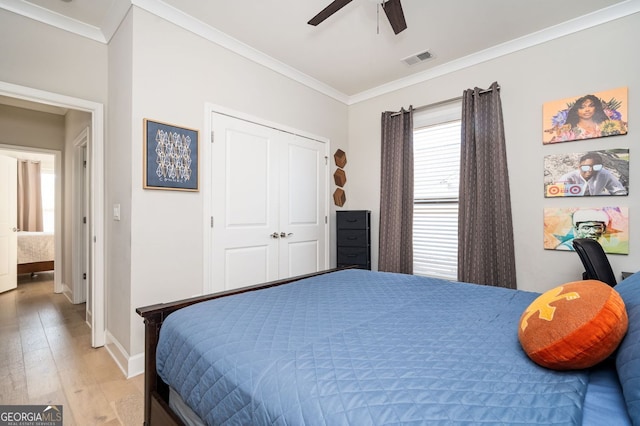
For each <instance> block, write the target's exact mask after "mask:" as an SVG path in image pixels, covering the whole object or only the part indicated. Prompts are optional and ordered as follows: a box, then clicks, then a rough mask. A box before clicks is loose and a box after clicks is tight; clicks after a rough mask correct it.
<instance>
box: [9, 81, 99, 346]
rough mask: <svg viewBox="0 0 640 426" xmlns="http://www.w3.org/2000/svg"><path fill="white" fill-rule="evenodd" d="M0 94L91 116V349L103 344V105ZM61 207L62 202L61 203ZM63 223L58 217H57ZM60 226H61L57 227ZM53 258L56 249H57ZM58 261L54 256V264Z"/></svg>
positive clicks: (24, 92) (40, 94)
mask: <svg viewBox="0 0 640 426" xmlns="http://www.w3.org/2000/svg"><path fill="white" fill-rule="evenodd" d="M0 95H3V96H9V97H12V98H18V99H24V100H28V101H31V102H38V103H43V104H48V105H55V106H60V107H63V108H70V109H75V110H79V111H85V112H88V113H90V114H91V137H90V141H91V144H90V146H89V152H88V157H89V160H90V161H91V166H92V167H91V176H90V180H91V201H90V203H91V215H90V222H91V230H90V232H91V240H92V244H93V245H92V250H90V252H91V260H90V262H91V266H92V267H91V272H90V273H91V283H92V286H93V291H92V294H93V295H94V297H93V298H92V302H93V303H92V305H93V306H92V312H93V316H92V321H91V322H92V326H91V346H93V347H99V346H104V344H105V334H106V333H105V329H106V324H105V310H106V307H105V295H104V290H105V287H104V286H105V264H104V262H105V261H104V259H105V232H104V160H103V159H104V105H103V104H101V103H97V102H92V101H89V100H85V99H80V98H74V97H71V96H66V95H61V94H58V93H53V92H47V91H44V90H39V89H35V88H32V87H26V86H19V85H16V84H12V83H8V82H4V81H0ZM60 204H61V203H60ZM58 220H60V223H62V222H61V221H62V218H61V215H58V216H57V217H56V226H58V224H57V221H58ZM60 226H61V225H60ZM56 256H58V250H57V247H56ZM57 260H58V258H57V257H56V261H57Z"/></svg>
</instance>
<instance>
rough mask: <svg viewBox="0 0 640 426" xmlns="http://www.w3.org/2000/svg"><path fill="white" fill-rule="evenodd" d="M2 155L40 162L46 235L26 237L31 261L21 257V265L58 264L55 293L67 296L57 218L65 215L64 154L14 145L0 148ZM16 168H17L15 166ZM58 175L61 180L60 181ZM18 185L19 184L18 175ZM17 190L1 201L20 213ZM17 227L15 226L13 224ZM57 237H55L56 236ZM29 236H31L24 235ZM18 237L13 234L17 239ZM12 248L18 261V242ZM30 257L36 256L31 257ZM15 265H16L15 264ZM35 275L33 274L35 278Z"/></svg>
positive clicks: (55, 267)
mask: <svg viewBox="0 0 640 426" xmlns="http://www.w3.org/2000/svg"><path fill="white" fill-rule="evenodd" d="M0 155H2V156H6V157H10V158H12V159H14V161H16V160H29V161H36V162H38V163H40V174H41V187H42V210H43V214H42V216H43V226H44V229H43V231H44V232H43V233H42V236H40V235H39V234H38V235H36V234H33V235H29V236H25V237H24V238H28V240H26V241H23V243H26V244H27V246H28V248H29V253H28V255H29V258H28V259H20V256H18V259H17V261H18V262H17V263H22V262H25V261H26V262H34V261H39V262H41V261H49V260H52V261H53V264H54V275H53V276H54V279H53V283H54V285H53V292H54V293H63V292H65V289H64V286H63V284H62V280H61V276H62V274H61V271H62V262H61V259H62V255H61V253H62V226H61V222H60V221H58V220H57V219H58V218H59V217H61V215H62V202H61V200H62V196H61V194H62V187H61V184H60V182H61V179H59V177H60V176H61V171H62V170H61V167H62V166H61V165H62V161H61V158H62V152H60V151H56V150H48V149H39V148H32V147H26V146H12V145H0ZM14 168H15V166H14ZM56 176H57V177H58V178H57V179H56ZM13 178H14V185H15V176H13ZM15 191H16V188H13V198H9V199H7V200H4V199H3V200H0V202H2V203H3V205H2V207H3V208H10V209H13V210H14V212H15V210H17V206H16V203H17V199H16V197H15ZM11 226H13V227H15V224H13V225H11ZM14 229H15V230H16V231H20V230H19V229H17V228H14ZM14 233H15V234H17V235H18V236H20V235H23V234H22V233H20V232H14ZM52 234H53V235H52ZM24 235H28V234H24ZM15 236H16V235H13V237H14V238H15ZM52 237H53V247H52V246H51V240H50V238H52ZM36 243H42V245H34V244H36ZM51 248H53V255H54V256H53V257H49V256H50V255H51V251H50V250H51ZM11 249H12V251H14V253H12V255H11V256H10V259H13V258H15V257H16V256H15V250H16V243H15V241H14V242H13V243H12V244H11ZM30 256H34V257H33V258H31V257H30ZM14 263H15V262H14ZM42 263H50V262H42ZM32 265H37V264H34V263H31V264H27V265H22V266H28V267H30V266H32ZM49 267H50V266H49V265H46V266H44V267H43V268H47V269H48V268H49ZM43 268H41V267H39V266H36V267H35V268H27V269H28V270H29V271H44V270H45V269H43ZM16 272H20V271H16V270H13V277H12V278H11V281H12V282H13V283H14V286H13V288H15V284H17V279H16ZM34 273H35V272H31V274H32V275H33V274H34Z"/></svg>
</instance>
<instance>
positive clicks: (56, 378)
mask: <svg viewBox="0 0 640 426" xmlns="http://www.w3.org/2000/svg"><path fill="white" fill-rule="evenodd" d="M143 378H144V375H139V376H136V377H134V378H132V379H129V380H127V379H125V377H124V375H123V373H122V372H121V371H120V369H119V368H118V366H117V365H116V363H115V362H114V361H113V359H112V358H111V356H110V355H109V354H108V352H107V350H106V349H105V348H104V347H102V348H97V349H94V348H92V347H91V330H90V329H89V327H88V325H87V324H86V322H85V304H79V305H73V304H71V303H70V302H69V301H68V300H67V299H66V297H65V296H63V295H62V294H55V293H53V272H41V273H38V275H36V276H35V277H33V278H32V277H30V276H29V275H28V274H24V275H19V276H18V288H17V289H16V290H12V291H8V292H6V293H2V294H0V405H13V404H15V405H22V404H61V405H62V406H63V419H64V425H65V426H66V425H78V426H85V425H113V426H117V425H123V426H129V425H141V424H142V423H143V388H144V379H143Z"/></svg>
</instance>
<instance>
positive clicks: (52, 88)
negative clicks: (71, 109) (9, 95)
mask: <svg viewBox="0 0 640 426" xmlns="http://www.w3.org/2000/svg"><path fill="white" fill-rule="evenodd" d="M0 52H2V60H0V81H4V82H8V83H12V84H18V85H21V86H26V87H32V88H35V89H41V90H46V91H49V92H53V93H59V94H64V95H67V96H72V97H77V98H80V99H87V100H90V101H94V102H100V103H106V100H107V78H106V76H107V46H105V45H104V44H102V43H98V42H96V41H93V40H89V39H86V38H83V37H80V36H77V35H75V34H71V33H69V32H66V31H63V30H60V29H57V28H54V27H51V26H49V25H46V24H42V23H40V22H37V21H34V20H31V19H28V18H24V17H22V16H18V15H16V14H14V13H11V12H7V11H6V10H4V9H2V10H0Z"/></svg>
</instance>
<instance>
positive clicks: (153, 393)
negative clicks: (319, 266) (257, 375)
mask: <svg viewBox="0 0 640 426" xmlns="http://www.w3.org/2000/svg"><path fill="white" fill-rule="evenodd" d="M350 268H352V267H347V268H335V269H329V270H326V271H320V272H315V273H312V274H307V275H301V276H297V277H291V278H286V279H282V280H277V281H271V282H268V283H264V284H257V285H253V286H249V287H242V288H239V289H235V290H227V291H223V292H220V293H214V294H209V295H204V296H199V297H192V298H189V299H183V300H178V301H175V302H171V303H159V304H156V305H150V306H145V307H142V308H137V309H136V312H137V313H138V315H140V316H141V317H142V318H144V324H145V335H144V346H145V351H144V368H145V370H144V371H145V372H144V375H145V376H144V424H145V425H146V426H152V425H153V426H156V425H182V424H183V422H182V420H180V418H179V417H178V416H177V415H176V414H175V413H174V412H173V411H172V410H171V408H170V407H169V386H168V385H167V384H166V383H164V382H163V381H162V379H161V378H160V377H159V376H158V372H157V369H156V349H157V346H158V337H159V336H160V328H161V327H162V322H163V321H164V319H165V318H166V317H167V315H169V314H170V313H172V312H175V311H177V310H178V309H182V308H184V307H187V306H189V305H193V304H195V303H200V302H204V301H207V300H213V299H219V298H221V297H226V296H231V295H234V294H240V293H246V292H250V291H256V290H261V289H264V288H269V287H276V286H279V285H283V284H289V283H292V282H294V281H298V280H301V279H304V278H309V277H314V276H317V275H323V274H328V273H330V272H335V271H339V270H343V269H350Z"/></svg>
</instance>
